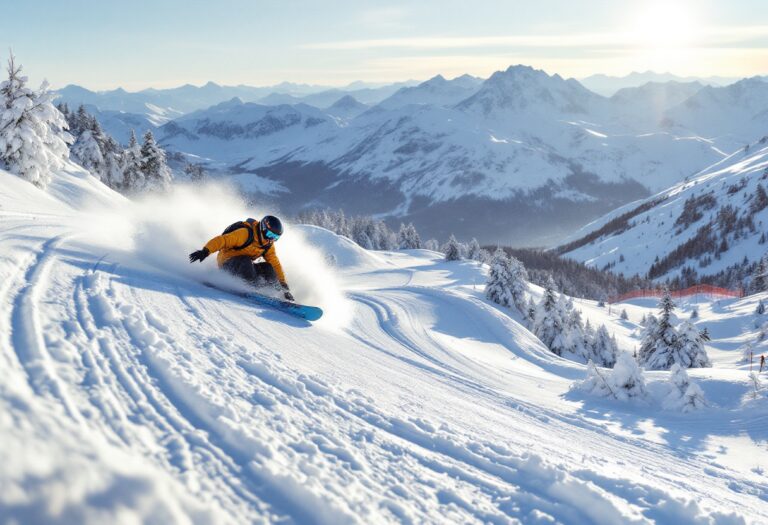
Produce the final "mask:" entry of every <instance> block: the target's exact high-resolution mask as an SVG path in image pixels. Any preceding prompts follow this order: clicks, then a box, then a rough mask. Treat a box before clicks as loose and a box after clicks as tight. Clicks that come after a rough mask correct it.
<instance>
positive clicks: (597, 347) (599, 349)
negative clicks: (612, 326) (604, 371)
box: [590, 325, 619, 368]
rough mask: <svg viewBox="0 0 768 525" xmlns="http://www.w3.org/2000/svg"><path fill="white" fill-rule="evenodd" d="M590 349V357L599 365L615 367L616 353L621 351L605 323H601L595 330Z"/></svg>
mask: <svg viewBox="0 0 768 525" xmlns="http://www.w3.org/2000/svg"><path fill="white" fill-rule="evenodd" d="M590 350H591V356H590V358H591V359H592V361H594V362H595V363H596V364H598V365H599V366H603V367H605V368H613V366H614V365H615V364H616V355H617V354H618V353H619V349H618V347H617V345H616V339H615V338H613V337H610V336H609V335H608V329H607V328H606V327H605V325H601V326H600V328H598V329H597V332H595V335H594V338H593V340H592V345H591V347H590Z"/></svg>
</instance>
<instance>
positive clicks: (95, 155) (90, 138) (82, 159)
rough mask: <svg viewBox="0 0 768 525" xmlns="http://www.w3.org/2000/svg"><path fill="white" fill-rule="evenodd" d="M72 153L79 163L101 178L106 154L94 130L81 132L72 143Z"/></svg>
mask: <svg viewBox="0 0 768 525" xmlns="http://www.w3.org/2000/svg"><path fill="white" fill-rule="evenodd" d="M71 155H72V157H73V158H74V160H75V161H77V163H78V164H80V165H81V166H82V167H83V168H85V169H86V170H88V171H90V172H91V173H92V174H93V175H94V176H96V177H97V178H99V179H101V173H102V172H103V171H104V167H105V162H104V156H103V155H102V154H101V147H100V146H99V142H98V141H97V140H96V137H95V136H94V134H93V131H91V130H90V129H87V130H85V131H83V132H82V133H80V135H79V136H78V137H77V140H76V141H75V143H74V144H73V145H72V150H71Z"/></svg>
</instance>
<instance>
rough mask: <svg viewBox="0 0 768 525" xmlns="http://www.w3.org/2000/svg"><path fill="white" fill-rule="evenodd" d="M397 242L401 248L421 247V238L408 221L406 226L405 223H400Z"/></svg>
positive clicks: (414, 248) (413, 248) (416, 248)
mask: <svg viewBox="0 0 768 525" xmlns="http://www.w3.org/2000/svg"><path fill="white" fill-rule="evenodd" d="M397 244H398V247H399V248H400V249H401V250H418V249H420V248H421V238H420V237H419V233H418V232H417V231H416V227H415V226H414V225H413V223H408V225H407V226H406V225H405V224H401V225H400V231H399V232H398V234H397Z"/></svg>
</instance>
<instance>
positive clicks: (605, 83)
mask: <svg viewBox="0 0 768 525" xmlns="http://www.w3.org/2000/svg"><path fill="white" fill-rule="evenodd" d="M737 80H739V79H738V78H730V77H718V76H711V77H680V76H677V75H673V74H672V73H655V72H653V71H645V72H642V73H641V72H637V71H633V72H632V73H630V74H628V75H625V76H623V77H618V76H610V75H602V74H597V75H591V76H588V77H586V78H582V79H580V82H581V83H582V84H583V85H584V87H586V88H587V89H589V90H592V91H594V92H595V93H599V94H600V95H603V96H606V97H610V96H612V95H614V94H615V93H616V92H617V91H619V90H620V89H624V88H628V87H638V86H642V85H643V84H647V83H648V82H660V83H666V82H681V83H688V82H698V83H700V84H703V85H705V86H727V85H728V84H732V83H733V82H736V81H737Z"/></svg>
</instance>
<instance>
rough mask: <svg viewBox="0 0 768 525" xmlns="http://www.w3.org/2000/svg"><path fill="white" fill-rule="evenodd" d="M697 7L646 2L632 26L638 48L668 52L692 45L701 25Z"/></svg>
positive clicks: (683, 4)
mask: <svg viewBox="0 0 768 525" xmlns="http://www.w3.org/2000/svg"><path fill="white" fill-rule="evenodd" d="M694 5H695V4H694ZM694 5H691V4H687V3H686V2H681V1H674V0H671V1H666V2H643V6H642V7H641V8H640V9H639V10H638V11H636V12H635V13H634V16H633V20H632V21H631V24H630V27H631V28H632V29H631V31H630V32H631V36H632V40H633V41H634V43H635V45H637V46H639V47H644V48H651V49H666V50H675V49H680V48H685V47H689V46H691V45H692V44H693V43H694V41H695V39H696V26H697V23H696V18H697V12H696V8H695V7H694Z"/></svg>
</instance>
